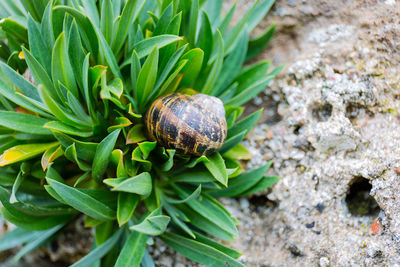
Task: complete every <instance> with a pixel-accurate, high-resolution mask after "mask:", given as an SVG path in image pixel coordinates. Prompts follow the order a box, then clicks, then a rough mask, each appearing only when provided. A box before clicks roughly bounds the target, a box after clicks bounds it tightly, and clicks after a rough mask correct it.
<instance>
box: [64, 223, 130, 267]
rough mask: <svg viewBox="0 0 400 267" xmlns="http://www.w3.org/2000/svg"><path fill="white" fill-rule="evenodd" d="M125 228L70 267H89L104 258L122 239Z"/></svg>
mask: <svg viewBox="0 0 400 267" xmlns="http://www.w3.org/2000/svg"><path fill="white" fill-rule="evenodd" d="M123 230H124V228H120V229H119V230H118V231H117V232H115V233H114V234H113V235H112V236H111V237H110V238H109V239H108V240H107V241H106V242H104V243H103V244H101V245H100V246H98V247H97V248H95V249H94V250H92V251H91V252H90V253H89V254H88V255H86V256H85V257H83V258H82V259H80V260H79V261H77V262H75V263H74V264H72V265H71V266H70V267H87V266H90V265H91V264H93V263H95V262H96V261H97V260H99V259H101V258H102V257H104V255H106V254H107V252H109V251H110V250H111V249H112V248H113V247H114V246H115V244H117V242H118V240H119V239H120V237H121V235H122V233H123Z"/></svg>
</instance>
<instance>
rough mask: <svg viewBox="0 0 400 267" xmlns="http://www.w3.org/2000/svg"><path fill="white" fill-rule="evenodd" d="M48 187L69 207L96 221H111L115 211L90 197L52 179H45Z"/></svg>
mask: <svg viewBox="0 0 400 267" xmlns="http://www.w3.org/2000/svg"><path fill="white" fill-rule="evenodd" d="M46 180H47V182H48V183H49V185H50V186H51V187H52V188H53V189H54V190H55V191H56V192H57V194H58V195H59V196H60V197H61V198H62V199H63V200H64V201H65V203H67V204H68V205H70V206H71V207H73V208H75V209H77V210H79V211H80V212H82V213H85V214H87V215H89V216H91V217H93V218H95V219H98V220H112V219H114V218H115V211H113V210H112V209H110V208H109V207H108V206H107V205H105V204H104V203H102V202H100V201H99V200H97V199H95V198H93V197H92V196H90V195H88V194H86V193H84V192H82V191H80V190H78V189H76V188H73V187H70V186H67V185H65V184H63V183H60V182H57V181H55V180H53V179H50V178H46Z"/></svg>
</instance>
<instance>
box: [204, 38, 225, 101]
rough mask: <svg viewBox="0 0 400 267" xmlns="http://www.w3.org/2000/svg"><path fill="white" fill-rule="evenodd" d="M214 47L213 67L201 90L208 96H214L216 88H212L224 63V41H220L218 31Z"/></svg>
mask: <svg viewBox="0 0 400 267" xmlns="http://www.w3.org/2000/svg"><path fill="white" fill-rule="evenodd" d="M216 47H217V49H216V50H215V51H216V52H215V54H216V59H215V61H214V63H213V67H212V68H211V72H210V74H209V75H208V77H207V80H206V82H205V84H204V86H203V88H202V89H201V91H202V92H203V93H205V94H210V95H214V94H215V93H216V88H214V87H213V86H214V84H215V82H216V81H217V78H218V76H219V74H220V72H221V69H222V64H223V61H224V40H223V39H222V36H221V32H220V31H219V30H217V37H216Z"/></svg>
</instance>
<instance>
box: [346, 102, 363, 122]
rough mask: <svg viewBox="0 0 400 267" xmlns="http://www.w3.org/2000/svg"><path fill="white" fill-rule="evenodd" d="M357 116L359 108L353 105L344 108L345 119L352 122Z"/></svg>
mask: <svg viewBox="0 0 400 267" xmlns="http://www.w3.org/2000/svg"><path fill="white" fill-rule="evenodd" d="M358 114H360V107H359V106H357V105H353V104H348V105H347V106H346V114H345V116H346V118H348V119H350V120H353V119H355V118H357V116H358Z"/></svg>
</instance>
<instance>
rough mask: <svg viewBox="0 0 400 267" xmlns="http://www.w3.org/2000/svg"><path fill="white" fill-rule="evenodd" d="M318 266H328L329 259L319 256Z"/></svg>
mask: <svg viewBox="0 0 400 267" xmlns="http://www.w3.org/2000/svg"><path fill="white" fill-rule="evenodd" d="M319 266H321V267H328V266H329V259H328V258H327V257H321V258H320V259H319Z"/></svg>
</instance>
